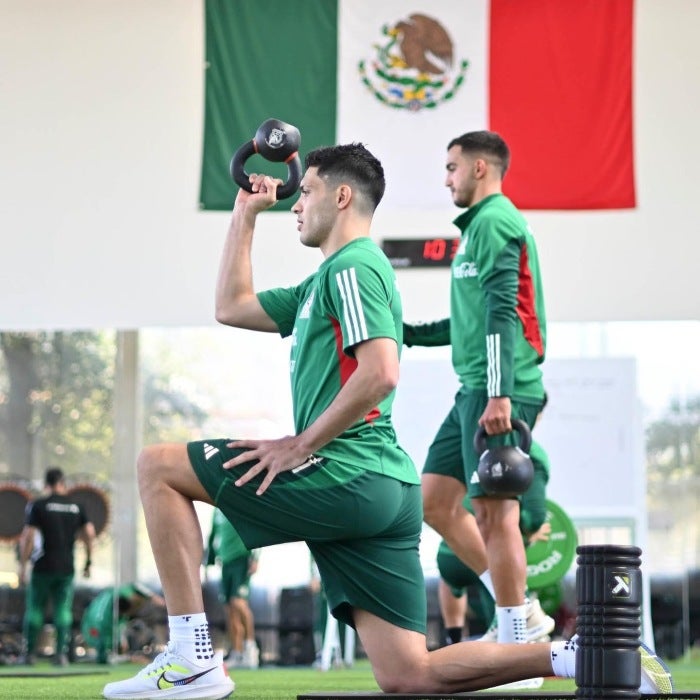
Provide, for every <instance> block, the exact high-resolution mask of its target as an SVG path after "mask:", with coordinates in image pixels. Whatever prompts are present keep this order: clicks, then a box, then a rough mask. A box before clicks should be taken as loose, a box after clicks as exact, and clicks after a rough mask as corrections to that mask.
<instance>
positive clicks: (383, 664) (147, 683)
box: [103, 144, 667, 700]
mask: <svg viewBox="0 0 700 700" xmlns="http://www.w3.org/2000/svg"><path fill="white" fill-rule="evenodd" d="M279 182H280V181H279V180H275V179H273V178H271V177H267V176H264V175H250V183H251V187H252V192H247V191H245V190H241V191H239V193H238V195H237V197H236V201H235V204H234V208H233V215H232V220H231V225H230V228H229V232H228V236H227V239H226V243H225V245H224V251H223V255H222V259H221V264H220V268H219V280H218V285H217V296H216V299H217V304H216V317H217V319H218V320H219V321H220V322H221V323H225V324H227V325H230V326H235V327H239V328H247V329H251V330H258V331H266V332H269V333H280V334H281V335H282V336H285V337H291V356H290V366H289V370H290V376H291V383H292V400H293V408H294V419H295V434H294V435H288V436H286V437H282V438H279V439H276V440H231V439H212V440H206V441H198V442H190V443H188V444H161V445H151V446H148V447H146V448H145V449H144V450H143V451H142V452H141V454H140V456H139V459H138V479H139V489H140V494H141V500H142V503H143V509H144V513H145V516H146V525H147V528H148V534H149V537H150V540H151V547H152V549H153V553H154V557H155V560H156V564H157V566H158V571H159V574H160V578H161V582H162V584H163V591H164V594H165V600H166V604H167V608H168V613H169V625H170V642H169V643H168V647H167V650H166V651H165V652H163V653H162V654H160V655H159V656H158V657H156V659H155V660H154V661H153V663H152V664H150V665H148V666H146V667H145V668H144V669H143V670H142V671H140V672H139V673H138V674H137V675H136V676H134V677H133V678H130V679H128V680H124V681H118V682H114V683H109V684H107V686H105V688H104V691H103V695H104V697H105V698H110V699H112V698H121V699H122V700H126V699H128V698H144V697H149V698H159V697H163V698H169V697H178V698H202V697H206V698H210V699H212V700H215V699H218V698H224V697H228V695H230V694H231V693H232V692H233V687H234V686H233V681H232V680H231V679H230V678H229V676H228V674H227V673H226V671H225V669H224V667H223V659H222V658H221V654H216V655H215V654H214V651H213V649H212V645H211V639H210V636H209V629H208V625H207V618H206V615H205V613H204V605H203V600H202V587H201V584H200V579H199V568H200V563H201V561H202V553H203V551H202V550H203V546H202V533H201V530H200V527H199V522H198V520H197V515H196V512H195V509H194V506H193V501H204V502H206V503H210V504H212V505H215V506H216V507H217V508H219V509H221V511H222V512H223V513H224V514H225V515H226V517H227V518H228V519H229V520H231V522H232V523H233V524H234V527H235V528H236V530H237V531H238V533H239V535H240V536H241V539H242V541H243V545H244V546H245V548H247V549H254V548H257V547H264V546H268V545H273V544H281V543H283V542H292V541H305V542H306V543H307V545H308V547H309V549H310V550H311V553H312V555H313V557H314V560H315V561H316V563H317V565H318V569H319V572H320V575H321V579H322V581H323V586H324V590H325V592H326V595H327V597H328V604H329V607H330V609H331V612H332V614H333V615H335V616H336V617H337V618H338V619H339V620H341V621H342V622H346V623H348V624H350V625H352V626H353V627H354V628H355V629H356V630H357V632H358V634H359V636H360V640H361V642H362V646H363V648H364V649H365V651H366V653H367V656H368V657H369V659H370V662H371V664H372V669H373V672H374V675H375V678H376V679H377V683H378V684H379V686H380V687H381V688H382V690H384V691H385V692H394V693H401V692H404V693H406V692H412V693H426V692H437V693H448V692H457V691H460V690H475V689H478V688H484V687H488V686H491V685H495V684H497V683H502V682H507V681H513V680H517V679H519V678H524V677H529V676H531V675H533V674H538V675H551V674H552V673H555V674H562V675H566V676H568V677H571V676H572V675H573V674H574V673H575V659H576V651H575V647H576V645H575V643H572V642H571V643H564V642H560V643H552V644H551V645H550V644H522V645H504V644H489V643H473V644H469V643H468V642H467V643H465V644H463V645H460V644H454V645H452V646H449V647H444V648H443V649H438V650H436V651H433V652H428V650H427V648H426V639H425V628H426V618H427V605H426V594H425V583H424V581H423V572H422V569H421V565H420V557H419V552H418V545H419V541H420V533H421V525H422V508H421V493H420V480H419V478H418V474H417V472H416V469H415V466H414V465H413V463H412V462H411V459H410V458H409V457H408V455H407V454H406V453H405V452H404V451H403V450H402V449H401V447H400V446H399V445H398V444H397V441H396V434H395V432H394V428H393V426H392V421H391V405H392V402H393V398H394V390H395V387H396V384H397V381H398V375H399V348H400V347H401V345H402V316H401V299H400V295H399V291H398V288H397V286H396V277H395V274H394V271H393V270H392V268H391V265H390V263H389V261H388V259H387V258H386V256H385V255H384V254H383V253H382V251H381V250H380V249H379V247H378V246H377V245H376V244H375V243H374V242H373V241H372V240H371V238H370V223H371V221H372V217H373V214H374V210H375V209H376V207H377V205H378V204H379V201H380V200H381V198H382V195H383V193H384V172H383V169H382V166H381V164H380V163H379V161H378V160H377V159H376V158H375V157H374V156H372V154H371V153H369V151H367V149H365V148H364V146H362V145H361V144H348V145H344V146H333V147H328V148H320V149H316V150H315V151H312V152H311V153H309V154H308V155H307V157H306V172H305V174H304V177H303V179H302V181H301V186H300V191H301V195H300V197H299V199H298V201H297V202H296V203H295V204H294V206H293V207H292V211H293V212H294V213H295V214H296V220H297V230H298V231H299V233H300V237H301V241H302V243H303V244H304V245H307V246H310V247H314V248H319V249H320V251H321V252H322V253H323V257H324V260H323V262H322V263H321V265H320V266H319V268H318V270H317V271H316V272H315V273H314V274H312V275H311V276H310V277H308V278H307V279H305V280H304V281H302V282H301V283H300V284H299V285H297V286H295V287H289V288H277V289H271V290H268V291H265V292H258V293H256V292H255V289H254V286H253V275H252V264H251V247H252V239H253V233H254V230H255V224H256V220H257V217H258V215H259V214H260V213H261V212H263V211H265V210H266V209H269V208H270V207H271V206H272V205H273V204H274V203H275V201H276V199H277V197H276V193H277V187H278V185H279ZM272 264H275V263H272ZM234 390H235V389H234ZM272 399H273V400H274V397H272ZM654 658H655V657H654ZM657 663H658V662H657ZM664 677H667V675H666V676H664Z"/></svg>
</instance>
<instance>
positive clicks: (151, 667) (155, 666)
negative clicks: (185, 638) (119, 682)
mask: <svg viewBox="0 0 700 700" xmlns="http://www.w3.org/2000/svg"><path fill="white" fill-rule="evenodd" d="M174 653H175V643H174V642H168V643H167V645H166V647H165V651H161V652H160V654H158V656H156V658H155V659H153V661H151V663H150V664H148V666H146V667H145V668H142V669H141V671H139V674H138V675H139V676H149V675H150V674H151V673H153V672H158V671H164V670H165V668H166V667H167V666H168V664H169V663H170V656H172V655H173V654H174Z"/></svg>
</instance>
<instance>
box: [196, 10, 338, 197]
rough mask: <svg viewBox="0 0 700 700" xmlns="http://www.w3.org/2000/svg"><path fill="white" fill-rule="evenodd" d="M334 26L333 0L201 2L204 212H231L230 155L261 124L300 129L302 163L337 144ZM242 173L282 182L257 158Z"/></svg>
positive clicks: (281, 170)
mask: <svg viewBox="0 0 700 700" xmlns="http://www.w3.org/2000/svg"><path fill="white" fill-rule="evenodd" d="M337 20H338V7H337V1H336V0H268V1H267V2H260V0H206V1H205V32H206V64H205V65H206V68H205V69H206V74H205V114H204V145H203V153H202V177H201V187H200V206H201V208H202V209H210V210H229V209H231V207H232V205H233V200H234V199H235V195H236V192H237V191H238V186H237V185H236V184H235V183H234V182H233V181H232V180H231V177H230V175H229V162H230V160H231V156H232V155H233V154H234V152H235V151H236V149H237V148H238V147H239V146H240V145H241V144H243V143H244V142H245V141H249V140H251V139H252V138H253V136H254V135H255V131H256V130H257V128H258V126H260V124H261V123H262V122H264V121H265V120H266V119H269V118H271V117H274V118H276V119H281V120H282V121H285V122H288V123H290V124H293V125H294V126H296V127H297V128H298V129H299V131H300V132H301V148H300V151H299V155H300V157H301V159H302V162H303V159H304V157H305V155H306V153H307V152H308V151H310V150H311V149H313V148H316V147H317V146H323V145H330V144H333V143H335V140H336V131H335V125H336V92H337V89H336V78H337V26H338V21H337ZM246 171H247V172H269V173H270V174H272V175H276V176H278V177H282V178H283V179H286V172H287V171H286V166H284V165H281V164H272V163H268V162H267V161H265V160H263V159H262V158H261V157H260V156H257V155H254V156H252V157H251V158H249V159H248V161H247V162H246ZM289 207H290V203H289V201H284V202H282V203H281V204H278V205H277V208H279V209H282V210H288V209H289Z"/></svg>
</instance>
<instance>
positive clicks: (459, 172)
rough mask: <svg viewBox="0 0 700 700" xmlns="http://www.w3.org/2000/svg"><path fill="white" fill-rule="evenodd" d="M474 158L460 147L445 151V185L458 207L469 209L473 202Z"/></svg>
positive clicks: (474, 190) (474, 185)
mask: <svg viewBox="0 0 700 700" xmlns="http://www.w3.org/2000/svg"><path fill="white" fill-rule="evenodd" d="M476 160H477V159H476V158H474V157H473V156H468V155H467V154H465V153H464V152H463V151H462V148H461V147H460V146H452V148H450V149H449V150H448V151H447V163H446V164H445V167H446V169H447V176H446V177H445V185H446V186H447V187H449V188H450V192H451V193H452V201H453V202H454V203H455V205H456V206H458V207H469V206H471V205H472V203H473V201H474V194H475V193H476V186H477V184H478V180H477V179H476V176H475V171H476Z"/></svg>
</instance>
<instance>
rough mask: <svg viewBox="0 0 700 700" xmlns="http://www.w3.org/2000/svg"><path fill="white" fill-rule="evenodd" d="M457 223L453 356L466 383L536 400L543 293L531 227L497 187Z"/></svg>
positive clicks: (497, 393) (543, 339)
mask: <svg viewBox="0 0 700 700" xmlns="http://www.w3.org/2000/svg"><path fill="white" fill-rule="evenodd" d="M454 223H455V224H456V225H457V226H458V227H459V228H460V230H461V231H462V237H461V240H460V243H459V246H458V248H457V252H456V254H455V257H454V259H453V261H452V268H451V272H452V281H451V289H450V316H451V323H450V340H451V343H452V364H453V365H454V368H455V371H456V372H457V374H458V376H459V379H460V381H461V383H462V385H463V386H465V387H466V388H467V389H476V390H486V392H487V394H488V396H489V397H494V396H509V397H515V398H519V399H525V400H528V399H530V400H537V401H539V400H541V399H542V397H543V396H544V389H543V387H542V371H541V369H540V364H541V363H542V361H543V360H544V356H545V343H546V325H545V311H544V297H543V293H542V281H541V277H540V266H539V261H538V257H537V249H536V247H535V241H534V238H533V236H532V233H531V231H530V228H529V226H528V224H527V222H526V221H525V219H524V217H523V216H522V215H521V214H520V212H519V211H518V210H517V209H516V208H515V206H514V205H513V204H512V202H511V201H510V200H509V199H508V198H507V197H505V196H504V195H502V194H494V195H491V196H489V197H486V198H485V199H483V200H481V201H480V202H479V203H478V204H475V205H474V206H473V207H470V208H469V209H468V210H467V211H465V212H464V213H462V214H461V215H460V216H458V217H457V218H456V219H455V222H454Z"/></svg>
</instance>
